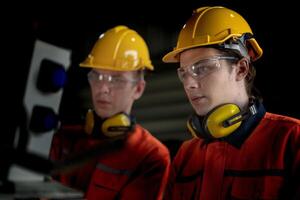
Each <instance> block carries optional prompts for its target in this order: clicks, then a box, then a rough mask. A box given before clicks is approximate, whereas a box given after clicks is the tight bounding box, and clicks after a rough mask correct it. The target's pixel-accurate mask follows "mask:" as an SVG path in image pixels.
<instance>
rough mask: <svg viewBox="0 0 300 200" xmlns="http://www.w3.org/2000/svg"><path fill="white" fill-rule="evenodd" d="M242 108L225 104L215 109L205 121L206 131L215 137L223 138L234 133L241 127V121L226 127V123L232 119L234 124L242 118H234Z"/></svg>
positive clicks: (238, 116) (240, 116)
mask: <svg viewBox="0 0 300 200" xmlns="http://www.w3.org/2000/svg"><path fill="white" fill-rule="evenodd" d="M240 112H241V110H240V108H239V107H238V106H237V105H235V104H225V105H222V106H220V107H217V108H216V109H214V110H213V111H212V112H211V113H210V114H209V115H208V117H207V118H206V120H205V129H206V130H207V131H208V132H209V133H210V134H211V135H212V136H213V137H214V138H222V137H225V136H227V135H229V134H230V133H232V132H234V131H235V130H236V129H237V128H238V127H239V126H240V125H241V123H242V122H241V121H239V122H237V123H233V124H232V125H230V126H227V127H226V126H225V125H224V122H225V121H226V120H227V119H229V118H231V119H230V121H232V122H234V121H237V120H239V119H240V118H242V115H237V116H236V117H234V118H232V116H234V115H236V114H238V113H240Z"/></svg>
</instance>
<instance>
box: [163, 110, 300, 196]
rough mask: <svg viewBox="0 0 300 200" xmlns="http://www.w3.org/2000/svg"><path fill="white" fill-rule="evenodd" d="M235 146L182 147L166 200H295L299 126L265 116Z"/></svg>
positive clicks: (193, 143) (299, 185) (199, 142)
mask: <svg viewBox="0 0 300 200" xmlns="http://www.w3.org/2000/svg"><path fill="white" fill-rule="evenodd" d="M237 141H238V140H237ZM241 141H242V143H241V144H240V145H236V144H238V143H235V142H232V141H231V142H230V141H226V140H215V141H210V142H207V141H205V140H204V139H199V138H198V139H197V138H194V139H192V140H190V141H187V142H185V143H183V145H182V146H181V147H180V149H179V151H178V153H177V155H176V156H175V158H174V162H173V169H172V172H171V175H170V184H169V185H168V189H167V195H166V199H174V200H190V199H193V200H194V199H197V200H228V199H245V200H246V199H247V200H250V199H251V200H252V199H300V120H297V119H293V118H289V117H286V116H280V115H275V114H271V113H265V115H264V116H262V119H260V121H259V122H258V124H257V126H256V127H255V129H254V130H253V131H251V133H250V134H249V135H248V136H247V137H246V138H244V141H243V140H241Z"/></svg>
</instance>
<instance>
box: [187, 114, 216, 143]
mask: <svg viewBox="0 0 300 200" xmlns="http://www.w3.org/2000/svg"><path fill="white" fill-rule="evenodd" d="M202 121H203V119H201V118H200V117H199V116H197V115H196V114H193V115H192V116H191V117H190V118H189V120H188V122H187V127H188V130H189V131H190V133H191V134H192V136H193V137H201V138H212V137H211V135H209V134H208V133H207V132H206V131H205V130H204V128H203V126H202Z"/></svg>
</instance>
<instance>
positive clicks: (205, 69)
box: [177, 56, 238, 82]
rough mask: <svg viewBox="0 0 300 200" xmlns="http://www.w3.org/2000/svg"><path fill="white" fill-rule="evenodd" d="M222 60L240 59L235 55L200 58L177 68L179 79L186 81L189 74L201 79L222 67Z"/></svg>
mask: <svg viewBox="0 0 300 200" xmlns="http://www.w3.org/2000/svg"><path fill="white" fill-rule="evenodd" d="M220 60H238V58H236V57H233V56H214V57H211V58H208V59H203V60H199V61H197V62H196V63H194V64H192V65H190V66H188V67H185V68H181V67H180V68H178V69H177V74H178V77H179V80H180V81H181V82H184V81H186V79H187V77H188V76H187V75H190V76H191V77H193V78H194V79H196V80H201V79H202V78H204V77H206V76H207V75H209V74H211V73H213V72H215V71H217V70H218V69H219V68H220V67H221V65H220V62H219V61H220Z"/></svg>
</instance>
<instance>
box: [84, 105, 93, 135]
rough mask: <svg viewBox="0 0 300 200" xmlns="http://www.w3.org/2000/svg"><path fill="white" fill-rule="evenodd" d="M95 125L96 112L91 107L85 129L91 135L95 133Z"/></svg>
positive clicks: (87, 114)
mask: <svg viewBox="0 0 300 200" xmlns="http://www.w3.org/2000/svg"><path fill="white" fill-rule="evenodd" d="M94 125H95V120H94V113H93V110H91V109H89V110H88V111H87V113H86V116H85V125H84V131H85V132H86V133H87V134H88V135H91V134H92V133H93V129H94Z"/></svg>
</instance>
